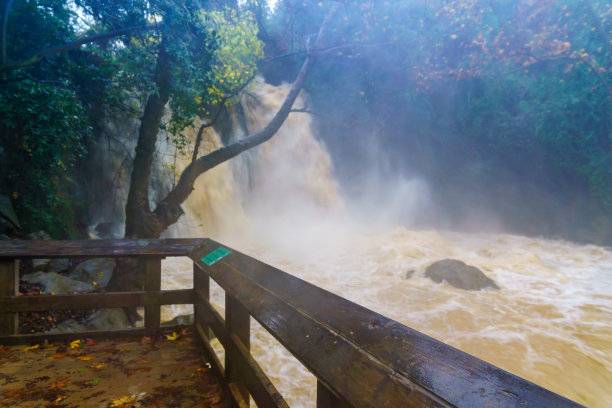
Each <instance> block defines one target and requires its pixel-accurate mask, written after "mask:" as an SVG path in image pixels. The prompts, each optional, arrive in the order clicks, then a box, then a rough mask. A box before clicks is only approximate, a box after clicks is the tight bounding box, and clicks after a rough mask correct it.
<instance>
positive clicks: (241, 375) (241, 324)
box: [225, 292, 251, 405]
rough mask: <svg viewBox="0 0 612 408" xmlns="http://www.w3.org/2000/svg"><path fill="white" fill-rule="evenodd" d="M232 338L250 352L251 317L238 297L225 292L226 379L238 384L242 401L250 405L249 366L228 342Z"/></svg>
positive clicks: (231, 343)
mask: <svg viewBox="0 0 612 408" xmlns="http://www.w3.org/2000/svg"><path fill="white" fill-rule="evenodd" d="M231 336H235V337H236V338H237V339H239V340H240V342H241V343H242V345H243V346H244V347H245V348H246V349H247V350H248V349H249V348H250V345H251V316H250V315H249V312H248V310H247V309H246V308H245V307H244V306H243V305H242V303H241V302H240V301H239V300H238V299H237V298H236V297H234V296H232V295H231V294H230V293H228V292H225V340H226V342H225V378H226V380H227V382H228V383H235V384H236V388H237V389H238V391H239V392H240V395H241V397H242V399H243V400H244V401H245V402H246V403H247V405H248V403H249V389H248V387H247V381H246V374H247V369H248V366H247V364H245V361H244V360H243V359H241V358H240V351H239V350H238V349H237V347H236V345H235V343H234V342H230V341H228V340H229V338H230V337H231Z"/></svg>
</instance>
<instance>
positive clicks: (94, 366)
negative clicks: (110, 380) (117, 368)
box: [89, 363, 106, 368]
mask: <svg viewBox="0 0 612 408" xmlns="http://www.w3.org/2000/svg"><path fill="white" fill-rule="evenodd" d="M105 366H106V364H104V363H100V364H90V365H89V368H102V367H105Z"/></svg>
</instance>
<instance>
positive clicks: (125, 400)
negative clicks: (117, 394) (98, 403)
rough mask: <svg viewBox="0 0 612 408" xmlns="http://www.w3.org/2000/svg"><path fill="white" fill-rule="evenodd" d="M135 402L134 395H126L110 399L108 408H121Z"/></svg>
mask: <svg viewBox="0 0 612 408" xmlns="http://www.w3.org/2000/svg"><path fill="white" fill-rule="evenodd" d="M134 402H136V395H126V396H123V397H121V398H117V399H112V400H111V402H110V404H109V405H108V406H109V407H121V406H123V405H125V404H133V403H134Z"/></svg>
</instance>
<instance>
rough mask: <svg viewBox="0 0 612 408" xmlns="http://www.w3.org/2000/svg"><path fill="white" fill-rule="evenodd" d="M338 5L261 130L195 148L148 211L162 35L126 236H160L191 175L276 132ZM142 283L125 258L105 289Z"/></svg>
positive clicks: (164, 76)
mask: <svg viewBox="0 0 612 408" xmlns="http://www.w3.org/2000/svg"><path fill="white" fill-rule="evenodd" d="M337 8H338V7H337V5H336V6H334V7H333V8H332V10H331V12H330V13H329V14H328V15H327V17H326V18H325V21H324V22H323V24H322V26H321V29H320V30H319V33H318V36H317V40H316V41H315V44H314V46H313V47H312V48H311V49H310V50H309V51H308V53H307V55H306V59H305V60H304V63H303V65H302V68H301V69H300V72H299V73H298V75H297V77H296V79H295V81H294V83H293V85H292V86H291V89H290V90H289V93H288V94H287V97H286V98H285V101H284V102H283V105H282V106H281V107H280V109H279V111H278V112H277V113H276V115H275V116H274V118H273V119H272V120H271V121H270V123H268V125H267V126H266V127H264V128H263V129H261V130H260V131H258V132H255V133H253V134H251V135H248V136H246V137H244V138H242V139H241V140H239V141H237V142H235V143H232V144H230V145H228V146H225V147H222V148H220V149H218V150H216V151H214V152H212V153H210V154H208V155H206V156H203V157H200V158H197V151H196V152H194V155H193V160H192V162H191V164H190V165H189V166H187V168H186V169H185V170H184V171H183V172H182V174H181V177H180V179H179V182H178V183H177V184H176V186H175V187H174V188H173V189H172V190H171V191H170V192H169V193H168V195H167V196H166V197H165V198H164V199H162V200H161V201H160V202H159V203H157V206H156V208H155V210H153V211H152V210H151V208H150V205H149V198H148V192H149V176H150V174H151V164H152V162H153V154H154V151H155V143H156V141H157V135H158V133H159V125H160V123H161V119H162V116H163V114H164V110H165V105H166V103H168V100H169V98H170V87H171V85H172V76H171V72H170V61H169V55H168V53H167V51H166V49H165V41H164V40H163V39H162V43H161V45H160V51H159V54H158V57H157V65H156V69H155V73H156V78H155V82H156V85H157V88H158V93H153V94H151V95H150V96H149V98H148V100H147V104H146V106H145V110H144V114H143V117H142V122H141V125H140V132H139V135H138V142H137V145H136V155H135V158H134V167H133V169H132V175H131V181H130V190H129V193H128V200H127V204H126V207H125V236H126V238H158V237H159V236H160V235H161V234H162V233H163V232H164V231H165V230H166V229H167V228H168V227H169V226H170V225H172V224H174V223H175V222H177V221H178V219H179V217H180V216H181V214H182V210H181V207H180V205H181V204H182V203H183V202H184V201H185V200H186V199H187V197H189V195H190V194H191V192H192V191H193V188H194V187H193V185H194V182H195V180H196V179H197V178H198V177H199V176H200V175H201V174H202V173H204V172H206V171H208V170H210V169H212V168H213V167H215V166H217V165H219V164H221V163H223V162H225V161H227V160H229V159H231V158H233V157H235V156H237V155H239V154H240V153H242V152H244V151H246V150H249V149H251V148H253V147H255V146H257V145H260V144H262V143H264V142H266V141H267V140H269V139H270V138H272V136H274V134H276V132H277V131H278V129H279V128H280V127H281V126H282V124H283V123H284V121H285V120H286V119H287V117H288V116H289V114H290V113H291V108H292V106H293V103H294V102H295V100H296V99H297V97H298V94H299V93H300V90H301V89H302V86H303V85H304V82H305V81H306V77H307V75H308V72H309V71H310V68H311V67H312V64H313V62H314V58H315V53H316V48H317V47H318V46H319V44H320V42H321V38H322V37H323V35H324V32H325V31H326V29H327V26H328V25H329V22H330V20H331V18H332V15H333V14H334V12H335V10H336V9H337ZM143 286H144V274H143V268H142V267H140V265H138V264H134V263H132V262H129V261H127V262H124V263H121V264H119V265H118V267H117V268H116V269H115V271H114V273H113V276H112V278H111V281H110V282H109V284H108V286H107V289H108V290H111V291H114V290H119V291H127V290H142V289H143ZM125 311H126V314H127V316H128V318H129V319H130V321H131V322H132V323H134V322H135V321H136V320H138V319H139V318H138V314H137V313H136V310H135V309H125Z"/></svg>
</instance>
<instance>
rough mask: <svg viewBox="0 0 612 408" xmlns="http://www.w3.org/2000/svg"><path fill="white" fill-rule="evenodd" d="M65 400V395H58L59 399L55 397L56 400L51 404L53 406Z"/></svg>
mask: <svg viewBox="0 0 612 408" xmlns="http://www.w3.org/2000/svg"><path fill="white" fill-rule="evenodd" d="M66 398H68V396H67V395H60V396H59V397H57V398H56V399H55V401H53V402H54V403H55V404H57V403H58V402H61V401H63V400H65V399H66Z"/></svg>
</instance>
